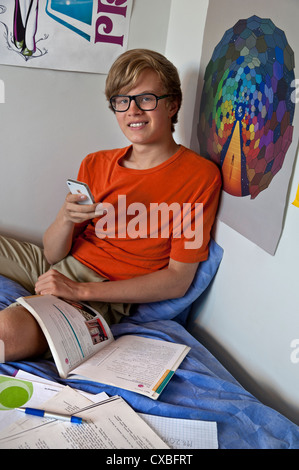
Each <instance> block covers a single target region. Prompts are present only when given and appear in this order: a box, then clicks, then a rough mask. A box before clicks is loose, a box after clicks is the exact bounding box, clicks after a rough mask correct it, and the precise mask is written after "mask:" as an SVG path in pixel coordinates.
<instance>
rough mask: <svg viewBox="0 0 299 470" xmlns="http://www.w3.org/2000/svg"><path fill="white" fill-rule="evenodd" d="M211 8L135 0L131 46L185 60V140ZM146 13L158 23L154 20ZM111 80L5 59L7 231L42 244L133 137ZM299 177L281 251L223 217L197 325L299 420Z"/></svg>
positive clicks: (2, 197) (242, 374) (0, 144)
mask: <svg viewBox="0 0 299 470" xmlns="http://www.w3.org/2000/svg"><path fill="white" fill-rule="evenodd" d="M244 1H245V0H244ZM249 3H250V2H246V4H249ZM221 4H222V3H221ZM207 6H208V0H186V1H182V0H163V1H161V0H150V2H149V1H147V0H135V2H134V9H133V14H132V22H131V31H130V39H129V48H133V47H149V48H152V49H156V50H159V51H160V52H162V53H163V52H166V55H167V56H168V57H169V58H170V59H171V60H173V61H174V62H175V64H176V65H177V66H178V68H179V71H180V73H181V77H182V84H183V91H184V103H183V108H182V110H181V114H180V124H179V126H178V129H177V131H176V139H177V141H178V142H180V143H182V144H185V145H190V142H191V137H192V125H193V114H194V109H195V101H194V98H195V95H196V88H197V81H198V73H199V63H200V54H199V51H200V50H201V45H202V36H203V30H204V24H205V18H206V12H207ZM170 7H171V9H170ZM144 18H147V22H148V24H150V22H151V20H152V21H153V23H154V24H155V28H144V27H143V25H144V21H140V20H141V19H144ZM105 78H106V77H105V76H103V75H94V74H82V73H71V72H58V71H50V70H38V69H24V68H20V67H8V66H1V65H0V80H2V81H3V82H4V84H5V104H2V103H1V100H0V133H1V139H0V174H1V184H0V201H1V203H0V204H1V206H0V207H1V210H0V232H1V233H6V234H9V235H14V236H17V237H19V238H22V239H30V240H33V241H37V242H40V240H41V236H42V233H43V232H44V230H45V228H46V227H47V226H48V225H49V223H51V222H52V220H53V218H54V217H55V215H56V213H57V211H58V209H59V208H60V206H61V204H62V202H63V200H64V197H65V194H66V191H67V188H66V184H65V180H66V178H67V177H75V176H76V174H77V170H78V166H79V164H80V162H81V160H82V158H83V157H84V156H85V155H86V154H87V153H89V152H91V151H94V150H97V149H100V148H111V147H117V146H121V145H126V143H127V142H126V141H125V140H124V138H123V137H122V135H121V133H120V131H118V129H117V126H116V124H115V122H114V116H113V114H112V113H111V112H110V111H109V110H108V108H107V103H106V101H105V98H104V94H103V90H104V82H105ZM298 183H299V166H298V163H297V164H296V168H295V172H294V176H293V182H292V185H291V187H290V196H289V199H288V201H287V208H288V209H287V214H286V220H285V226H284V230H283V234H282V238H281V241H280V243H279V247H278V250H277V253H276V254H275V256H274V257H272V256H270V255H268V254H267V253H265V252H264V251H262V250H261V249H259V248H258V247H257V246H255V245H254V244H252V243H251V242H249V241H248V240H247V239H245V238H244V237H242V236H241V235H239V234H238V233H237V232H235V231H234V230H232V229H230V228H229V227H227V226H226V225H225V224H223V223H219V222H217V224H216V232H215V238H216V241H217V242H218V243H219V244H220V245H221V246H222V247H223V248H224V258H223V261H222V263H221V266H220V269H219V271H218V273H217V276H216V278H215V280H214V282H213V284H212V286H211V289H210V290H209V292H208V294H207V295H206V296H205V298H204V302H202V303H200V304H199V305H197V308H196V309H195V310H194V313H193V317H192V321H191V326H192V328H193V333H194V335H195V336H196V337H197V338H200V339H201V340H202V342H203V343H204V344H207V345H208V346H209V347H210V349H211V350H212V352H214V353H215V354H216V355H217V356H218V358H219V359H220V360H221V361H222V362H224V364H225V365H226V366H227V367H228V369H230V370H231V371H232V372H233V373H234V375H236V376H237V378H238V379H239V380H240V381H241V382H242V383H243V384H245V385H246V387H247V388H249V389H250V390H251V391H253V393H255V394H256V395H257V396H258V397H259V398H260V399H262V401H264V402H265V403H267V404H270V405H271V406H274V407H276V408H277V409H278V410H280V411H282V412H283V413H285V414H286V415H287V416H289V417H290V418H291V419H293V420H294V421H297V422H298V423H299V405H298V389H299V378H298V377H299V363H297V364H293V363H292V362H291V360H290V354H291V352H292V350H291V348H290V343H291V341H292V340H293V339H296V338H299V315H298V305H299V302H298V300H299V299H298V295H299V289H298V287H297V285H298V265H299V257H298V251H299V245H298V235H297V234H298V231H299V230H298V229H299V209H298V208H296V207H294V206H292V205H291V204H290V202H291V201H292V199H293V198H294V197H295V194H296V189H297V185H298ZM252 293H254V294H252Z"/></svg>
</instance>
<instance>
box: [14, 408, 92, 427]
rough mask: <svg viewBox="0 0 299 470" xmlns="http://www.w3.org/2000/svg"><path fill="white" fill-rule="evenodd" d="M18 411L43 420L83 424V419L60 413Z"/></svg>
mask: <svg viewBox="0 0 299 470" xmlns="http://www.w3.org/2000/svg"><path fill="white" fill-rule="evenodd" d="M16 410H19V411H23V412H24V413H26V414H27V415H32V416H40V417H41V418H51V419H59V420H62V421H69V422H70V423H76V424H81V423H83V422H84V421H83V419H82V418H79V417H78V416H70V415H64V414H60V413H51V412H50V411H45V410H39V409H37V408H16Z"/></svg>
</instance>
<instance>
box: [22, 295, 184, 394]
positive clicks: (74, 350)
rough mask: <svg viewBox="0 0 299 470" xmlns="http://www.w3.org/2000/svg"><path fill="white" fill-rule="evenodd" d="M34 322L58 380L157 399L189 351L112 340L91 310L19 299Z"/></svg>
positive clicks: (134, 339)
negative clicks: (85, 382)
mask: <svg viewBox="0 0 299 470" xmlns="http://www.w3.org/2000/svg"><path fill="white" fill-rule="evenodd" d="M17 300H18V302H19V303H20V304H22V305H23V306H24V307H25V308H26V309H27V310H28V311H29V312H30V313H31V314H32V315H33V316H34V318H35V319H36V320H37V322H38V324H39V325H40V327H41V329H42V331H43V333H44V335H45V337H46V339H47V341H48V344H49V347H50V350H51V353H52V356H53V359H54V361H55V364H56V367H57V369H58V373H59V375H60V377H62V378H74V379H79V380H86V379H89V380H91V381H93V382H99V383H103V384H108V385H112V386H115V387H119V388H123V389H126V390H131V391H134V392H137V393H140V394H142V395H146V396H148V397H150V398H153V399H154V400H156V399H157V398H158V397H159V395H160V394H161V392H162V390H163V389H164V387H165V386H166V384H167V383H168V382H169V380H170V379H171V377H172V376H173V374H174V372H175V371H176V369H177V368H178V367H179V365H180V364H181V362H182V361H183V359H184V358H185V356H186V355H187V354H188V352H189V351H190V348H189V347H188V346H185V345H183V344H176V343H171V342H168V341H162V340H158V339H151V338H144V337H141V336H134V335H124V336H121V337H119V338H118V339H114V337H113V335H112V332H111V330H110V328H109V326H108V324H107V323H106V321H105V320H104V318H103V317H102V316H101V315H100V314H99V313H98V312H96V311H95V310H93V309H92V308H91V307H89V306H88V305H86V304H81V303H78V302H72V301H66V300H62V299H59V298H57V297H55V296H52V295H44V296H38V295H34V296H29V297H20V298H18V299H17Z"/></svg>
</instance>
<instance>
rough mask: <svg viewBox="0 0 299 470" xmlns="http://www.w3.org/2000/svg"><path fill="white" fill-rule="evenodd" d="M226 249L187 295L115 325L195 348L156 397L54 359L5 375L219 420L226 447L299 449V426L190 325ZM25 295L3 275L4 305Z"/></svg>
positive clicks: (2, 368)
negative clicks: (66, 376) (86, 375)
mask: <svg viewBox="0 0 299 470" xmlns="http://www.w3.org/2000/svg"><path fill="white" fill-rule="evenodd" d="M221 257H222V249H221V248H220V247H219V246H218V245H217V244H216V243H215V242H213V241H212V242H211V246H210V257H209V260H208V261H206V262H204V263H202V264H201V267H200V269H199V271H198V273H197V275H196V277H195V279H194V282H193V284H192V286H191V287H190V289H189V291H188V293H187V294H186V296H185V297H184V298H183V299H179V301H165V302H157V303H153V304H146V305H139V306H138V308H137V310H136V312H135V313H134V314H133V316H132V317H130V318H128V319H125V320H124V321H122V322H121V323H119V324H118V325H113V326H112V332H113V334H114V336H115V337H117V336H120V335H124V334H134V335H136V334H137V335H142V336H148V337H152V338H158V339H159V338H160V339H164V340H167V341H174V342H178V343H184V344H187V345H188V346H190V347H191V351H190V352H189V354H188V355H187V357H186V358H185V359H184V361H183V362H182V364H181V366H180V367H179V369H178V370H177V371H176V373H175V375H174V376H173V378H172V379H171V381H170V382H169V383H168V385H167V387H166V388H165V389H164V391H163V393H162V394H161V396H160V398H159V399H158V400H157V401H155V400H151V399H150V398H147V397H143V396H141V395H138V394H135V393H133V392H129V391H125V390H121V389H118V388H114V387H110V386H107V385H102V384H95V383H92V382H89V381H84V382H82V381H76V380H61V379H60V378H59V376H58V374H57V370H56V367H55V365H54V364H53V362H51V361H43V360H38V361H34V362H33V361H31V362H27V361H22V362H17V363H7V364H0V373H3V374H8V375H13V374H14V373H15V371H16V370H18V369H22V370H25V371H28V372H30V373H33V374H36V375H38V376H42V377H45V378H48V379H51V380H55V381H59V382H61V383H64V384H67V385H69V386H71V387H75V388H77V389H80V390H85V391H88V392H91V393H99V392H100V391H105V392H106V393H108V394H109V395H114V394H118V395H121V396H122V397H123V398H124V399H125V400H126V401H127V402H128V403H129V404H130V405H131V406H132V407H133V408H134V409H135V410H136V411H138V412H144V413H149V414H155V415H161V416H169V417H176V418H189V419H201V420H206V421H216V422H217V427H218V442H219V448H220V449H287V448H292V449H298V448H299V427H298V426H297V425H295V424H293V423H292V422H290V421H289V420H288V419H287V418H285V417H284V416H282V415H281V414H279V413H278V412H276V411H275V410H273V409H272V408H269V407H267V406H265V405H263V404H262V403H261V402H260V401H259V400H257V399H256V398H255V397H254V396H252V395H251V394H250V393H248V392H247V391H246V390H244V388H243V387H242V386H241V385H240V384H239V383H238V382H237V381H236V380H235V379H234V378H233V377H232V375H231V374H230V373H229V372H228V371H227V370H226V369H225V368H224V367H223V366H222V365H221V364H220V363H219V361H217V359H216V358H215V357H214V356H213V355H212V354H211V353H210V352H209V351H207V349H206V348H205V347H204V346H203V345H202V344H200V343H199V342H198V341H197V340H196V339H195V338H193V337H192V336H191V335H190V334H189V333H188V331H187V330H186V329H185V327H184V322H185V320H186V317H187V315H188V312H189V309H190V305H191V303H192V302H193V300H195V299H196V298H198V297H199V296H200V295H201V293H202V292H204V290H205V289H206V288H207V286H208V285H209V283H210V282H211V280H212V279H213V277H214V275H215V273H216V271H217V268H218V265H219V263H220V261H221ZM20 295H26V292H24V291H22V289H21V288H20V286H17V285H16V284H14V283H12V282H11V281H10V280H7V279H5V278H1V277H0V308H1V306H2V307H4V306H6V305H8V304H9V303H10V302H12V301H14V300H15V298H17V297H18V296H20Z"/></svg>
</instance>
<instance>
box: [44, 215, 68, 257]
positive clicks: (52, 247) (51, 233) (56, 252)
mask: <svg viewBox="0 0 299 470" xmlns="http://www.w3.org/2000/svg"><path fill="white" fill-rule="evenodd" d="M74 227H75V224H74V223H72V222H65V221H64V219H63V213H62V210H61V211H60V212H59V213H58V215H57V218H56V219H55V221H54V222H53V223H52V225H50V227H49V228H48V229H47V230H46V232H45V234H44V237H43V244H44V254H45V257H46V259H47V261H48V262H49V263H50V264H55V263H57V262H58V261H60V260H61V259H63V258H64V257H65V256H67V254H68V253H69V251H70V249H71V246H72V240H73V232H74Z"/></svg>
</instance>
